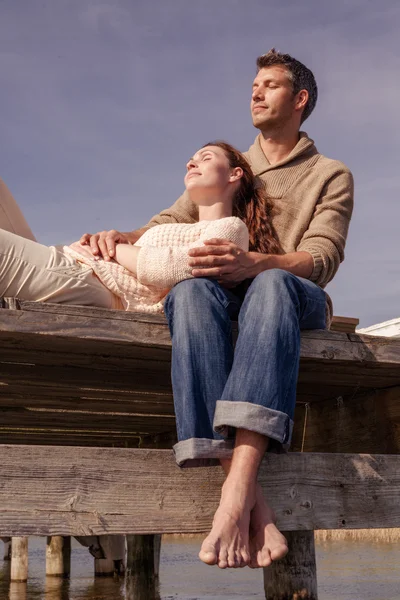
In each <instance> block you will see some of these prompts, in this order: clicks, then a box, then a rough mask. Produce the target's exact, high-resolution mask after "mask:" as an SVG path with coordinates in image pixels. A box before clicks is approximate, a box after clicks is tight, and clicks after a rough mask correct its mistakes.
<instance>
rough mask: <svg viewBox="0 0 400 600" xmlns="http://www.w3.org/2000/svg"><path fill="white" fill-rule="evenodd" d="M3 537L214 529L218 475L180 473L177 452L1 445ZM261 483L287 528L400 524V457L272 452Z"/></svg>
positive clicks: (213, 470)
mask: <svg viewBox="0 0 400 600" xmlns="http://www.w3.org/2000/svg"><path fill="white" fill-rule="evenodd" d="M0 452H1V456H2V461H1V465H0V481H1V486H0V505H1V507H2V510H1V512H0V534H1V535H3V536H7V535H11V536H15V535H19V536H20V535H79V536H84V535H107V534H109V535H114V534H119V533H121V534H150V533H163V532H171V533H172V532H181V533H190V532H203V531H207V530H208V529H209V528H210V526H211V522H212V518H213V515H214V512H215V510H216V508H217V506H218V501H219V494H220V488H221V485H222V482H223V479H224V478H223V473H222V469H220V468H202V469H179V468H178V467H177V466H176V464H175V461H174V459H173V455H172V452H170V451H167V450H134V449H117V448H113V449H105V448H101V449H99V448H68V449H66V448H62V447H51V448H49V447H46V446H43V447H40V446H36V447H31V446H1V447H0ZM259 479H260V482H261V485H262V487H263V489H264V492H265V493H266V495H267V497H268V499H269V501H270V502H271V505H272V507H273V508H274V509H275V511H276V514H277V519H278V526H279V527H280V528H281V529H282V530H285V531H297V530H313V529H342V528H349V529H354V528H380V527H399V526H400V505H399V502H398V498H399V493H400V458H399V457H397V456H382V455H375V456H371V455H344V454H343V455H342V454H312V453H302V454H295V453H293V454H289V455H280V456H277V455H268V456H267V457H266V459H265V460H264V462H263V464H262V467H261V470H260V477H259Z"/></svg>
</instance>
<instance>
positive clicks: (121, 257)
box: [115, 244, 140, 277]
mask: <svg viewBox="0 0 400 600" xmlns="http://www.w3.org/2000/svg"><path fill="white" fill-rule="evenodd" d="M139 252H140V246H131V245H130V244H116V246H115V260H116V261H117V263H119V264H120V265H122V266H123V267H125V269H127V270H128V271H130V272H131V273H132V275H135V277H137V262H138V256H139Z"/></svg>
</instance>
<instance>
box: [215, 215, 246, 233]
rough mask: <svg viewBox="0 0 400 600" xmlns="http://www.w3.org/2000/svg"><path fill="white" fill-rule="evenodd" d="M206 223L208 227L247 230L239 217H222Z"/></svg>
mask: <svg viewBox="0 0 400 600" xmlns="http://www.w3.org/2000/svg"><path fill="white" fill-rule="evenodd" d="M208 223H209V225H208V228H209V229H215V230H221V231H234V232H237V231H247V226H246V225H245V223H244V222H243V221H242V220H241V219H239V217H224V218H222V219H217V220H216V221H209V222H208Z"/></svg>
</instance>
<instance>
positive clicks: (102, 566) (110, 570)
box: [94, 535, 125, 577]
mask: <svg viewBox="0 0 400 600" xmlns="http://www.w3.org/2000/svg"><path fill="white" fill-rule="evenodd" d="M100 545H101V548H102V550H103V552H104V558H96V559H95V563H94V564H95V567H94V572H95V576H96V577H112V576H113V575H114V573H118V574H120V573H121V571H122V570H123V561H124V559H125V537H124V536H122V535H102V536H100Z"/></svg>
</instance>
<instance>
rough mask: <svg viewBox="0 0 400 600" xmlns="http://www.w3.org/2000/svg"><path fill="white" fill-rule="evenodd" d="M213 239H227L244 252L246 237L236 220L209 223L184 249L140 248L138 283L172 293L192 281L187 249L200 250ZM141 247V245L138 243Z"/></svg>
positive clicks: (247, 237)
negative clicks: (184, 281)
mask: <svg viewBox="0 0 400 600" xmlns="http://www.w3.org/2000/svg"><path fill="white" fill-rule="evenodd" d="M212 238H221V239H228V240H230V241H231V242H233V243H235V244H236V245H238V246H240V247H241V248H242V249H243V250H245V251H246V252H247V251H248V249H249V233H248V230H247V227H246V225H245V224H244V223H243V221H241V220H240V219H238V218H237V217H229V218H225V219H218V220H216V221H210V223H209V225H207V227H206V228H205V229H204V230H203V232H202V234H201V235H200V236H199V238H198V239H197V240H196V241H195V242H192V243H191V244H188V245H185V246H163V247H155V246H142V247H141V248H140V252H139V256H138V261H137V278H138V280H139V282H140V283H142V284H144V285H148V286H154V287H157V288H164V289H171V288H172V287H173V286H174V285H175V284H176V283H179V282H180V281H183V280H184V279H191V278H192V277H193V276H192V270H193V267H191V266H189V264H188V262H189V256H188V251H189V249H190V248H195V247H198V246H203V245H204V242H205V241H206V240H209V239H212ZM139 243H140V242H139Z"/></svg>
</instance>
